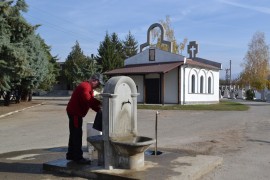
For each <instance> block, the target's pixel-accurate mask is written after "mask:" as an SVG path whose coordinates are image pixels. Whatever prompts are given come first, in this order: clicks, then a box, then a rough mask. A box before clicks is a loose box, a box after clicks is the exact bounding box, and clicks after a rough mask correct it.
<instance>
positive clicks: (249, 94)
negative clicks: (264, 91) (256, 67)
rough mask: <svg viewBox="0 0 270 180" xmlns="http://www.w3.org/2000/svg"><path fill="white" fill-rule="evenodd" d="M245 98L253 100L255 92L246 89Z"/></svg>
mask: <svg viewBox="0 0 270 180" xmlns="http://www.w3.org/2000/svg"><path fill="white" fill-rule="evenodd" d="M246 96H247V98H246V99H247V100H254V97H255V92H254V90H252V89H249V90H247V91H246Z"/></svg>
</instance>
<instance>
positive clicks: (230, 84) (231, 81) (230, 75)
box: [230, 60, 232, 85]
mask: <svg viewBox="0 0 270 180" xmlns="http://www.w3.org/2000/svg"><path fill="white" fill-rule="evenodd" d="M231 84H232V60H230V85H231Z"/></svg>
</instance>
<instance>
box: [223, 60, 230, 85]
mask: <svg viewBox="0 0 270 180" xmlns="http://www.w3.org/2000/svg"><path fill="white" fill-rule="evenodd" d="M225 71H226V75H225V79H226V83H227V85H231V84H232V60H230V68H227V69H225Z"/></svg>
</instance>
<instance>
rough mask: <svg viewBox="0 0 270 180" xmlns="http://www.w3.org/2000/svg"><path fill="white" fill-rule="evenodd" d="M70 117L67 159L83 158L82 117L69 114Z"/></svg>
mask: <svg viewBox="0 0 270 180" xmlns="http://www.w3.org/2000/svg"><path fill="white" fill-rule="evenodd" d="M68 118H69V141H68V152H67V154H66V157H67V159H71V160H79V159H81V158H83V151H82V133H83V131H82V120H83V119H82V117H78V116H72V115H70V114H68Z"/></svg>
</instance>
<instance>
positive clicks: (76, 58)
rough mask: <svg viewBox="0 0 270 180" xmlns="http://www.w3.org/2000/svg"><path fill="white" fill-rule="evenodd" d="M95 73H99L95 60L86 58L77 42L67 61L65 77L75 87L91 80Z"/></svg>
mask: <svg viewBox="0 0 270 180" xmlns="http://www.w3.org/2000/svg"><path fill="white" fill-rule="evenodd" d="M95 72H97V69H96V63H95V60H94V59H92V58H90V57H87V56H85V55H84V54H83V51H82V49H81V47H80V44H79V42H78V41H76V43H75V45H74V46H73V47H72V51H71V52H70V53H69V55H68V57H67V59H66V61H65V70H64V73H65V76H66V77H67V79H68V80H69V81H70V82H71V83H72V86H73V87H75V86H76V85H78V84H79V83H80V82H81V81H85V80H87V79H89V77H91V75H92V74H94V73H95ZM73 87H72V88H73Z"/></svg>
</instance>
